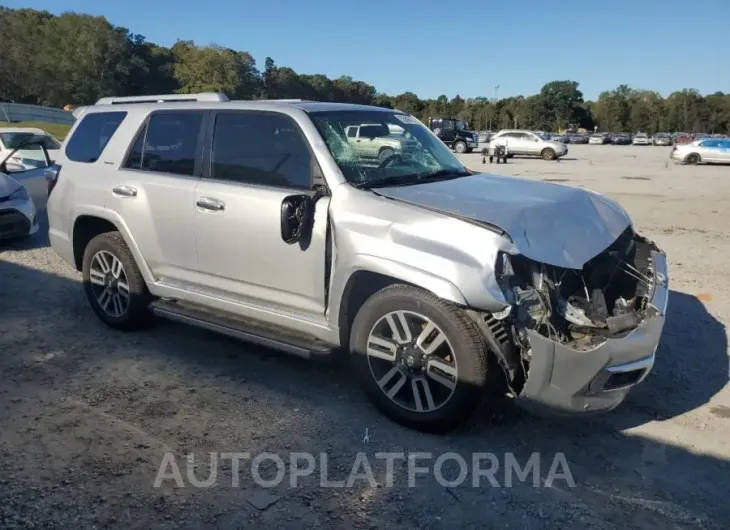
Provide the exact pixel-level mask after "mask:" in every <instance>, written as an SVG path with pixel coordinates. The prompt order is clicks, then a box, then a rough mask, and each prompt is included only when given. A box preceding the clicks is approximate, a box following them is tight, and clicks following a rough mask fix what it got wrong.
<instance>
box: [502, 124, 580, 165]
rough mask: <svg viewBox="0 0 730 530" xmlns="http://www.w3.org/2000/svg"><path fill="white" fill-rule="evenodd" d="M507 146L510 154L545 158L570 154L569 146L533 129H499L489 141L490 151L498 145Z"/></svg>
mask: <svg viewBox="0 0 730 530" xmlns="http://www.w3.org/2000/svg"><path fill="white" fill-rule="evenodd" d="M498 145H499V146H502V147H505V148H506V150H507V155H508V156H514V155H525V156H539V157H540V158H542V159H544V160H555V159H557V158H560V157H562V156H565V155H567V154H568V147H567V146H566V145H565V144H562V143H560V142H553V141H551V140H546V139H545V138H542V137H541V136H538V135H537V134H535V133H533V132H532V131H517V130H504V131H499V132H498V133H497V134H495V135H494V136H493V137H492V139H491V140H490V141H489V152H490V153H493V152H494V148H495V147H496V146H498Z"/></svg>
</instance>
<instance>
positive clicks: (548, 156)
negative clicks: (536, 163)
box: [540, 147, 557, 160]
mask: <svg viewBox="0 0 730 530" xmlns="http://www.w3.org/2000/svg"><path fill="white" fill-rule="evenodd" d="M540 157H541V158H542V159H543V160H555V159H556V158H557V156H556V154H555V150H554V149H553V148H551V147H546V148H545V149H543V150H542V152H541V153H540Z"/></svg>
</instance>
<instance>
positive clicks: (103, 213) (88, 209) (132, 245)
mask: <svg viewBox="0 0 730 530" xmlns="http://www.w3.org/2000/svg"><path fill="white" fill-rule="evenodd" d="M83 216H90V217H98V218H100V219H104V220H105V221H109V222H110V223H111V224H113V225H114V226H116V227H117V230H118V231H119V233H120V234H122V237H123V238H124V242H125V243H126V244H127V246H128V247H129V250H130V251H131V252H132V256H134V261H136V262H137V267H139V270H140V272H141V273H142V277H143V278H144V280H145V282H147V283H152V282H154V281H155V277H154V276H153V275H152V271H151V270H150V268H149V266H148V265H147V262H146V261H145V259H144V257H143V256H142V253H141V252H140V250H139V247H138V246H137V243H136V242H135V240H134V238H133V237H132V233H131V231H130V230H129V227H128V226H127V224H126V223H125V222H124V220H123V219H122V217H121V216H120V215H119V214H118V213H117V212H115V211H114V210H109V209H108V208H103V207H97V206H88V205H85V206H83V207H81V208H76V209H75V210H74V215H73V223H72V224H71V226H70V227H69V240H70V241H71V243H72V244H73V233H74V227H75V226H76V221H77V220H78V219H79V217H83Z"/></svg>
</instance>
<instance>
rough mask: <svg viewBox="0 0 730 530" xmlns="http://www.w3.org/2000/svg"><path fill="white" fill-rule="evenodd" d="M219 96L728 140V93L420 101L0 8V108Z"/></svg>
mask: <svg viewBox="0 0 730 530" xmlns="http://www.w3.org/2000/svg"><path fill="white" fill-rule="evenodd" d="M173 92H176V93H196V92H223V93H225V94H226V95H228V97H230V98H231V99H277V98H301V99H310V100H319V101H338V102H348V103H360V104H367V105H377V106H381V107H389V108H397V109H400V110H404V111H406V112H410V113H411V114H413V115H414V116H416V117H418V118H419V119H421V120H422V121H425V120H426V119H427V118H428V117H431V116H433V117H435V116H440V117H447V116H448V117H458V118H461V119H465V120H468V121H469V123H470V124H471V126H472V127H473V128H475V129H478V130H484V129H492V130H498V129H503V128H529V129H540V130H545V131H556V130H563V129H566V128H569V127H583V128H586V129H589V130H593V127H594V126H596V127H598V128H599V130H602V131H608V132H620V131H634V132H636V131H643V132H647V133H655V132H660V131H667V132H670V131H671V132H675V131H683V132H705V133H730V94H723V93H722V92H716V93H714V94H708V95H702V94H700V93H699V92H698V91H697V90H693V89H684V90H680V91H677V92H674V93H672V94H670V95H669V96H668V97H666V98H664V97H662V96H661V95H660V94H659V93H657V92H654V91H651V90H637V89H634V88H631V87H629V86H627V85H621V86H619V87H617V88H616V89H614V90H607V91H604V92H602V93H601V94H600V95H599V96H598V98H597V100H596V101H586V100H584V98H583V94H582V92H581V91H580V90H579V85H578V83H577V82H576V81H570V80H566V81H551V82H549V83H547V84H546V85H545V86H543V87H542V89H541V90H540V92H539V93H538V94H534V95H531V96H516V97H508V98H502V99H496V98H488V97H476V98H468V99H464V98H461V97H460V96H458V95H457V96H455V97H454V98H451V99H449V98H448V97H447V96H445V95H442V96H439V97H438V98H436V99H421V98H419V97H418V96H417V95H416V94H414V93H413V92H404V93H403V94H398V95H388V94H384V93H381V92H378V91H377V90H376V88H375V87H374V86H373V85H370V84H368V83H366V82H364V81H357V80H354V79H353V78H352V77H349V76H342V77H339V78H337V79H330V78H328V77H327V76H325V75H322V74H299V73H297V72H295V71H294V70H292V69H291V68H289V67H286V66H277V65H276V64H275V62H274V60H273V59H271V58H270V57H267V58H266V60H265V62H264V65H263V69H260V68H258V67H257V65H256V61H255V60H254V58H253V57H252V56H251V54H249V53H248V52H245V51H238V50H232V49H230V48H224V47H220V46H214V45H211V46H198V45H196V44H195V43H194V42H192V41H185V40H179V41H177V42H176V43H175V44H174V45H173V46H172V47H169V48H167V47H164V46H159V45H157V44H155V43H152V42H148V41H147V40H146V39H145V37H143V36H142V35H138V34H135V33H132V32H130V31H129V30H128V29H126V28H122V27H118V26H114V25H113V24H111V23H110V22H109V21H108V20H107V19H106V18H104V17H94V16H90V15H83V14H77V13H64V14H62V15H58V16H56V15H53V14H51V13H49V12H47V11H37V10H34V9H9V8H5V7H2V6H0V101H11V102H16V103H31V104H37V105H48V106H54V107H63V106H65V105H88V104H90V103H93V102H95V101H96V100H98V99H99V98H101V97H104V96H109V95H115V96H127V95H144V94H169V93H173Z"/></svg>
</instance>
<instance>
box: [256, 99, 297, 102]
mask: <svg viewBox="0 0 730 530" xmlns="http://www.w3.org/2000/svg"><path fill="white" fill-rule="evenodd" d="M254 101H278V102H280V103H301V102H302V101H307V100H304V99H258V100H254Z"/></svg>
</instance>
